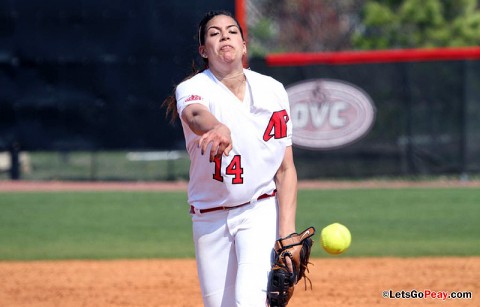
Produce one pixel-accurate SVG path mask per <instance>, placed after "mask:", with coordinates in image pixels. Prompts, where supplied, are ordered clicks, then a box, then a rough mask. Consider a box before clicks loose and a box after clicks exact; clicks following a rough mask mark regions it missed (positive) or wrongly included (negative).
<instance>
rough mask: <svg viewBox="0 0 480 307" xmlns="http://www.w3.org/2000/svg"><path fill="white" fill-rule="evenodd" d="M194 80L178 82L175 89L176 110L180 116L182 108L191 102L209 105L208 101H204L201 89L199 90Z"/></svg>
mask: <svg viewBox="0 0 480 307" xmlns="http://www.w3.org/2000/svg"><path fill="white" fill-rule="evenodd" d="M195 81H196V80H192V79H189V80H187V81H184V82H182V83H180V84H179V85H178V86H177V89H176V90H175V98H176V99H177V110H178V114H179V115H180V116H181V115H182V112H183V110H184V109H185V108H186V107H187V106H188V105H191V104H194V103H200V104H203V105H204V106H206V107H207V108H208V107H209V105H208V102H207V101H206V99H205V97H204V94H203V91H202V90H200V86H198V84H196V83H198V82H195Z"/></svg>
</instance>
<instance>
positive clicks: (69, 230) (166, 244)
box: [0, 188, 480, 260]
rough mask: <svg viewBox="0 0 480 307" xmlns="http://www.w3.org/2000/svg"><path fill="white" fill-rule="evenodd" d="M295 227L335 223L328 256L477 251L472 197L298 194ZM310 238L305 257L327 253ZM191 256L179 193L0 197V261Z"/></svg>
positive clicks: (459, 192)
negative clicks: (341, 230)
mask: <svg viewBox="0 0 480 307" xmlns="http://www.w3.org/2000/svg"><path fill="white" fill-rule="evenodd" d="M298 203H299V207H298V212H297V229H298V230H303V228H305V227H307V226H310V225H313V226H315V227H316V228H317V231H318V234H319V233H320V230H321V228H323V227H324V226H326V225H328V224H330V223H333V222H340V223H342V224H344V225H346V226H347V227H348V228H349V229H350V231H351V233H352V245H351V247H350V249H349V250H348V251H347V252H346V253H345V254H344V255H341V256H337V257H351V256H353V257H357V256H399V257H417V256H454V255H456V256H472V255H476V256H479V255H480V223H479V222H478V218H479V217H480V191H479V190H477V189H468V188H449V189H420V188H418V189H415V188H412V189H398V190H397V189H357V190H356V189H352V190H325V191H323V190H320V191H313V190H312V191H310V190H304V191H299V195H298ZM318 234H317V235H316V236H315V241H316V243H315V245H314V248H313V252H312V253H313V256H315V257H319V256H321V257H331V256H327V255H326V254H325V252H323V251H322V250H321V248H320V244H319V236H318ZM173 257H194V249H193V242H192V234H191V219H190V216H189V214H188V206H187V205H186V195H185V193H184V192H169V193H166V192H130V191H129V192H28V193H26V192H23V193H16V192H8V193H0V260H34V259H118V258H173Z"/></svg>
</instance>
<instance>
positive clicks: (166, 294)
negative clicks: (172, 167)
mask: <svg viewBox="0 0 480 307" xmlns="http://www.w3.org/2000/svg"><path fill="white" fill-rule="evenodd" d="M312 262H313V264H314V265H313V266H311V268H310V273H309V275H308V276H309V277H310V279H311V281H312V284H313V289H312V290H310V289H308V290H307V291H305V290H304V285H303V283H302V282H301V283H299V284H298V285H297V287H296V289H295V294H294V297H293V298H292V301H291V303H290V304H289V307H313V306H315V307H316V306H325V307H329V306H360V307H364V306H365V307H366V306H383V305H387V306H389V305H395V306H402V305H403V306H405V305H409V306H424V305H437V306H480V300H479V299H478V297H477V296H478V294H479V293H480V278H479V277H480V257H475V258H403V259H399V258H336V257H335V256H332V257H330V258H318V259H313V260H312ZM0 285H1V286H0V306H8V307H10V306H11V307H26V306H45V307H47V306H48V307H50V306H62V307H71V306H75V307H76V306H105V307H109V306H184V307H187V306H188V307H192V306H202V302H201V296H200V289H199V284H198V281H197V274H196V269H195V261H194V260H191V259H187V260H121V261H117V260H116V261H41V262H0ZM389 290H392V296H393V295H395V294H394V293H395V292H398V293H399V294H398V295H400V297H401V295H402V292H401V291H402V290H404V291H412V290H415V291H418V292H422V293H424V294H425V295H426V294H427V293H428V292H426V291H431V292H430V293H433V292H435V293H438V292H444V291H446V292H448V293H451V292H454V291H461V292H466V291H468V292H471V293H472V297H473V298H472V299H447V300H445V301H444V300H443V299H436V298H435V299H434V298H432V295H430V296H429V297H428V298H424V299H402V298H399V299H391V298H384V297H383V292H384V291H389ZM405 295H406V294H403V296H405ZM388 296H390V293H389V294H388Z"/></svg>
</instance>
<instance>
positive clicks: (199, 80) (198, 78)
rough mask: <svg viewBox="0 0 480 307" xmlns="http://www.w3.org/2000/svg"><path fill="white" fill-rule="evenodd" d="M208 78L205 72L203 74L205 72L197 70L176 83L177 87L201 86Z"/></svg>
mask: <svg viewBox="0 0 480 307" xmlns="http://www.w3.org/2000/svg"><path fill="white" fill-rule="evenodd" d="M208 79H209V78H208V76H207V74H205V72H199V73H197V74H195V75H193V76H191V77H189V78H187V79H185V80H183V81H182V82H180V83H179V84H178V85H177V88H178V87H182V88H184V87H190V86H202V85H204V84H205V83H206V82H207V81H208Z"/></svg>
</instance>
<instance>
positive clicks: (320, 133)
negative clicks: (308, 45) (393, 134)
mask: <svg viewBox="0 0 480 307" xmlns="http://www.w3.org/2000/svg"><path fill="white" fill-rule="evenodd" d="M287 93H288V96H289V99H290V108H291V116H292V123H293V143H294V144H295V145H297V146H300V147H304V148H311V149H333V148H338V147H342V146H345V145H347V144H349V143H352V142H354V141H356V140H358V139H360V138H361V137H363V136H365V135H366V134H367V132H368V131H369V130H370V128H371V127H372V125H373V122H374V119H375V109H374V105H373V102H372V100H371V98H370V97H369V96H368V95H367V94H366V93H365V92H364V91H362V90H361V89H359V88H358V87H356V86H354V85H352V84H349V83H346V82H343V81H339V80H331V79H316V80H307V81H303V82H299V83H297V84H294V85H292V86H289V87H287Z"/></svg>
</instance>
